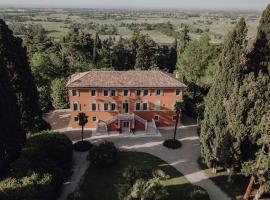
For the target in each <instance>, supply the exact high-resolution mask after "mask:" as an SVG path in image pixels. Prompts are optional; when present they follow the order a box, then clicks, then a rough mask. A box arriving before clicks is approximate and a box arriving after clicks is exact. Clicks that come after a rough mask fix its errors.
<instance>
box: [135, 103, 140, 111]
mask: <svg viewBox="0 0 270 200" xmlns="http://www.w3.org/2000/svg"><path fill="white" fill-rule="evenodd" d="M140 107H141V104H140V103H139V102H138V103H136V104H135V110H140V109H141V108H140Z"/></svg>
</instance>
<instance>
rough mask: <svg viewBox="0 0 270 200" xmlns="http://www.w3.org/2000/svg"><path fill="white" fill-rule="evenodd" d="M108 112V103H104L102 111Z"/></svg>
mask: <svg viewBox="0 0 270 200" xmlns="http://www.w3.org/2000/svg"><path fill="white" fill-rule="evenodd" d="M108 110H109V104H108V103H104V111H108Z"/></svg>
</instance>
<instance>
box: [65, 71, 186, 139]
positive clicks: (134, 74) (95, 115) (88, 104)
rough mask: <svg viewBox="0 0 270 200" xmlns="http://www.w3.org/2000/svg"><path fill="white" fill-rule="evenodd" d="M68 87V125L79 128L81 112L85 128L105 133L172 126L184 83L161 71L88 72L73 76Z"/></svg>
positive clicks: (181, 98) (184, 87)
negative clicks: (69, 117) (69, 115)
mask: <svg viewBox="0 0 270 200" xmlns="http://www.w3.org/2000/svg"><path fill="white" fill-rule="evenodd" d="M67 88H68V94H69V101H70V107H71V121H70V126H71V128H72V129H77V128H80V126H79V124H78V117H77V115H78V113H79V112H84V113H86V115H87V116H88V123H87V124H86V126H85V128H86V129H91V130H95V131H98V132H100V133H107V134H108V133H114V132H120V133H125V132H135V131H146V130H147V129H148V128H151V127H173V126H174V124H175V120H176V115H175V112H174V104H175V102H176V101H182V100H183V92H184V91H185V89H186V85H185V84H183V83H182V82H180V81H179V80H178V79H176V78H175V77H174V76H173V75H171V74H168V73H165V72H162V71H88V72H84V73H79V74H74V75H72V76H71V77H70V79H69V80H68V83H67Z"/></svg>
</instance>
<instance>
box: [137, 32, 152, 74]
mask: <svg viewBox="0 0 270 200" xmlns="http://www.w3.org/2000/svg"><path fill="white" fill-rule="evenodd" d="M137 43H138V48H137V54H136V63H135V66H134V68H135V69H141V70H149V69H150V68H151V67H153V65H154V64H155V57H154V56H155V55H154V48H156V43H155V42H154V41H153V40H152V39H151V38H150V37H149V36H148V35H142V34H140V35H139V38H138V41H137Z"/></svg>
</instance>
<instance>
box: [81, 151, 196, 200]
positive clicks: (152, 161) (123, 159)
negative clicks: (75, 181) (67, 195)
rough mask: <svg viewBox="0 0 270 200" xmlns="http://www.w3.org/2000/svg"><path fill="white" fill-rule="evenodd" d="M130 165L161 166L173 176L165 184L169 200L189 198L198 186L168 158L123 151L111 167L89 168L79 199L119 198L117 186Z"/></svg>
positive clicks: (155, 167)
mask: <svg viewBox="0 0 270 200" xmlns="http://www.w3.org/2000/svg"><path fill="white" fill-rule="evenodd" d="M128 166H138V167H140V166H147V167H151V168H153V169H162V170H163V171H164V172H166V173H167V174H168V175H169V176H170V178H169V179H168V180H166V181H164V182H162V184H164V185H165V186H166V188H167V190H168V192H169V196H167V197H166V200H189V199H190V198H189V193H190V191H192V190H193V189H194V188H195V187H197V186H194V185H192V184H191V183H189V182H188V181H187V179H186V178H185V177H184V176H183V175H182V174H181V173H180V172H178V171H177V170H176V169H175V168H173V167H172V166H170V165H169V164H168V163H166V162H165V161H163V160H161V159H159V158H157V157H155V156H152V155H150V154H146V153H139V152H120V161H119V162H118V163H117V164H116V165H115V166H112V167H109V168H104V169H95V168H92V167H89V168H88V170H87V172H86V174H85V177H84V179H83V181H82V182H81V184H80V187H79V190H80V193H83V194H84V197H83V198H79V199H80V200H86V199H91V200H100V199H102V200H117V199H118V186H119V184H121V183H122V182H123V179H122V173H123V170H124V169H125V168H127V167H128Z"/></svg>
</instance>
